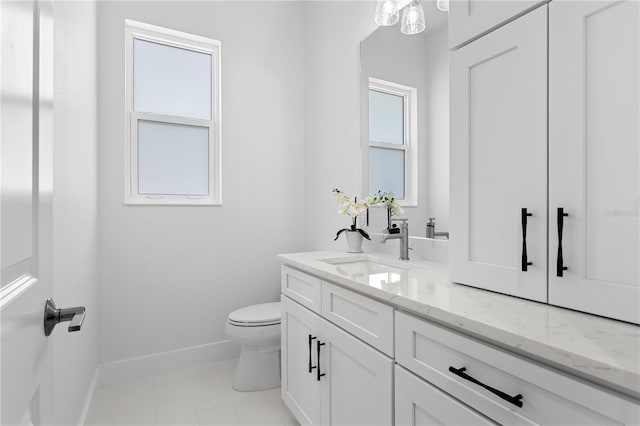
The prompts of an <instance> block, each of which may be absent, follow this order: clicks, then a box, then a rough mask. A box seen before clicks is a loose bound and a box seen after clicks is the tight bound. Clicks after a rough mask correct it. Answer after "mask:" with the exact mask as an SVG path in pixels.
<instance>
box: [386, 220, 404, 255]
mask: <svg viewBox="0 0 640 426" xmlns="http://www.w3.org/2000/svg"><path fill="white" fill-rule="evenodd" d="M391 221H392V222H400V232H399V233H397V234H384V235H383V236H382V240H380V242H381V243H386V242H387V240H400V260H409V224H408V223H407V219H391Z"/></svg>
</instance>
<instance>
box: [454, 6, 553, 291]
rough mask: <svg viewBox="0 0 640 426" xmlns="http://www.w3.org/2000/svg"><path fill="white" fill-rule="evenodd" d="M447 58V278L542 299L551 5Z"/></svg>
mask: <svg viewBox="0 0 640 426" xmlns="http://www.w3.org/2000/svg"><path fill="white" fill-rule="evenodd" d="M450 58H451V59H450V60H451V66H450V69H451V115H450V116H451V129H450V132H451V147H450V149H451V160H452V161H451V177H450V181H451V223H452V231H451V279H452V280H453V281H457V282H460V283H463V284H469V285H474V286H477V287H482V288H486V289H489V290H494V291H498V292H501V293H507V294H512V295H515V296H519V297H525V298H528V299H532V300H538V301H543V302H544V301H546V300H547V288H546V276H547V236H546V234H547V199H546V198H547V78H546V76H547V7H546V6H543V7H540V8H538V9H536V10H534V11H533V12H530V13H529V14H527V15H525V16H523V17H521V18H518V19H517V20H515V21H513V22H511V23H509V24H507V25H505V26H504V27H501V28H499V29H497V30H496V31H494V32H492V33H490V34H488V35H486V36H484V37H483V38H481V39H479V40H477V41H475V42H473V43H472V44H470V45H467V46H465V47H463V48H461V49H459V50H457V51H455V52H452V53H451V56H450ZM523 208H526V209H527V212H528V213H531V214H532V216H531V217H527V227H526V243H527V244H526V253H527V261H528V262H531V263H532V264H531V265H530V266H527V268H526V271H525V270H524V268H523V267H522V258H523V254H524V252H525V250H524V247H523V242H524V234H523V229H522V216H521V212H522V209H523Z"/></svg>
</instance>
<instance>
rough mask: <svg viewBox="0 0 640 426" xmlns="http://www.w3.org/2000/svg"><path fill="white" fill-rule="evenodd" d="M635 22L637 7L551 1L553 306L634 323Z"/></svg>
mask: <svg viewBox="0 0 640 426" xmlns="http://www.w3.org/2000/svg"><path fill="white" fill-rule="evenodd" d="M639 12H640V10H639V4H638V2H636V1H623V2H596V1H584V2H574V1H571V2H569V1H554V2H552V3H551V5H550V28H549V36H550V40H549V58H550V67H549V179H550V180H549V217H550V220H551V221H552V222H551V224H552V226H550V228H549V242H550V245H549V263H550V268H549V302H550V303H552V304H556V305H560V306H565V307H569V308H573V309H577V310H583V311H588V312H592V313H595V314H599V315H604V316H608V317H613V318H617V319H621V320H625V321H631V322H635V323H640V291H639V281H640V267H639V264H638V261H639V259H640V219H639V214H638V210H639V207H640V174H639V169H640V162H639V158H640V150H639V148H638V145H639V141H640V131H639V129H640V125H639V121H638V117H639V116H640V108H639V98H640V96H639V92H640V86H639V80H640V79H639V77H638V76H639V75H640V67H639V65H638V64H639V59H638V58H639V53H638V52H639V51H640V41H639V40H640V33H639V30H638V28H639V26H640V22H639V18H638V17H639ZM558 208H563V209H564V212H565V213H567V214H568V216H566V217H565V218H564V226H563V229H562V234H563V235H562V249H563V250H562V255H563V256H562V258H563V259H562V262H561V263H562V265H559V263H560V262H559V255H558V247H559V236H558V232H559V227H558V222H557V215H558ZM558 266H559V267H560V268H561V269H562V267H566V268H567V269H566V270H564V271H558ZM559 275H562V276H559Z"/></svg>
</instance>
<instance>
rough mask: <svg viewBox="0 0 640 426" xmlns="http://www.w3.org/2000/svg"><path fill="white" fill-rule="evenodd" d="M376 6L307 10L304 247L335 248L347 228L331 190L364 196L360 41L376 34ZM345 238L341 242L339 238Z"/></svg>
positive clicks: (316, 5) (314, 5)
mask: <svg viewBox="0 0 640 426" xmlns="http://www.w3.org/2000/svg"><path fill="white" fill-rule="evenodd" d="M372 11H375V2H369V1H362V2H359V1H353V2H342V1H341V2H334V1H327V2H323V1H314V2H308V3H307V7H306V39H307V44H306V48H307V60H306V75H307V98H306V109H307V114H306V135H305V136H306V137H305V148H306V151H305V176H306V185H305V186H306V193H305V195H306V198H305V206H306V215H305V216H306V218H307V227H306V230H307V244H308V247H309V248H311V249H327V248H331V247H333V248H336V249H340V250H342V249H344V248H345V247H346V242H345V241H343V240H342V239H340V240H338V241H336V242H333V238H334V236H335V233H336V231H337V230H338V229H340V228H344V227H346V226H348V225H349V224H350V221H349V218H347V217H346V216H342V215H338V214H336V212H337V205H336V201H335V197H334V196H333V194H332V193H331V190H332V189H333V188H340V189H342V190H344V191H345V192H346V193H347V194H360V193H361V191H362V168H361V160H360V158H361V155H362V153H361V150H360V119H359V117H360V86H359V84H360V83H359V82H360V59H359V58H360V41H362V40H364V39H365V38H366V37H367V36H368V35H369V34H371V33H372V32H373V31H374V30H375V29H376V28H377V26H376V24H375V22H373V19H372V16H373V15H372ZM342 238H344V237H342Z"/></svg>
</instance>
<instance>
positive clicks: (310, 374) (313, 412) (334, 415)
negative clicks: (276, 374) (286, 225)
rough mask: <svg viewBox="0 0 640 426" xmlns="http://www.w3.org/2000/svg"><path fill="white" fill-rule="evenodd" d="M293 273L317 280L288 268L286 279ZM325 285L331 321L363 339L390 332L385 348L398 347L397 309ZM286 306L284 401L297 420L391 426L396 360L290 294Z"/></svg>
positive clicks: (284, 314)
mask: <svg viewBox="0 0 640 426" xmlns="http://www.w3.org/2000/svg"><path fill="white" fill-rule="evenodd" d="M292 271H294V274H297V275H298V279H302V280H304V281H306V282H309V281H313V279H314V277H311V276H307V275H306V274H304V273H302V272H299V271H295V270H292V269H291V268H287V267H283V270H282V273H283V277H285V276H290V275H291V274H292ZM285 282H286V280H284V279H283V293H284V291H285V289H286V287H285V286H284V283H285ZM322 285H323V286H325V287H326V289H325V290H324V300H327V301H328V304H327V307H328V308H329V310H328V311H327V312H329V313H331V315H330V316H329V317H330V318H331V317H333V318H334V319H341V320H342V323H343V324H347V323H348V324H350V325H351V327H352V328H353V329H354V330H356V329H357V330H358V333H362V335H368V336H374V335H376V331H375V330H379V329H382V330H387V329H388V330H390V332H389V333H388V334H387V335H386V336H385V337H384V338H383V339H382V341H381V343H380V345H381V346H385V347H386V346H387V344H388V343H387V340H388V341H389V342H391V344H390V345H391V347H392V346H393V343H392V342H393V308H391V307H390V306H387V305H384V304H381V303H379V302H376V301H374V300H371V299H369V298H366V297H364V296H360V295H357V294H355V293H353V292H350V291H348V290H344V289H340V288H338V287H336V286H333V285H331V284H329V283H325V282H322ZM282 306H283V312H282V399H283V400H284V402H285V403H286V404H287V406H288V407H289V409H290V410H291V412H292V413H293V414H294V415H295V417H296V419H298V421H300V423H301V424H309V425H312V424H314V425H318V424H321V425H358V424H361V425H381V426H382V425H391V424H392V423H393V417H392V413H393V397H392V395H393V359H391V358H390V357H388V356H386V355H385V354H384V353H382V352H380V351H379V350H378V349H375V348H374V347H372V346H370V345H368V344H366V343H364V342H363V341H361V340H360V339H358V338H356V337H355V336H354V335H352V334H351V333H348V332H346V331H344V330H342V329H340V328H339V327H337V326H336V325H334V324H332V323H331V322H329V321H327V319H324V318H323V317H321V315H320V314H319V313H318V314H317V313H315V312H312V311H310V310H309V309H307V308H306V307H305V306H303V305H302V304H300V303H298V302H296V301H294V300H293V299H291V298H289V297H288V296H286V295H285V294H283V296H282ZM311 306H316V305H315V301H313V300H312V301H311ZM317 306H320V300H318V305H317ZM324 306H325V305H323V307H324ZM345 308H347V309H346V310H345ZM380 308H382V309H381V311H380V310H379V309H380ZM324 311H325V309H323V310H322V312H324ZM389 314H390V315H389ZM380 318H386V321H388V324H383V323H384V322H385V320H380ZM370 320H371V321H370ZM338 322H339V321H338ZM383 334H384V332H383Z"/></svg>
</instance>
